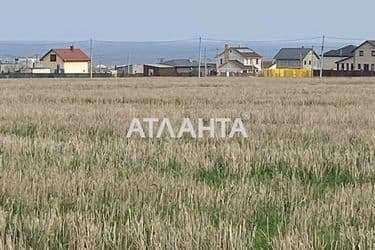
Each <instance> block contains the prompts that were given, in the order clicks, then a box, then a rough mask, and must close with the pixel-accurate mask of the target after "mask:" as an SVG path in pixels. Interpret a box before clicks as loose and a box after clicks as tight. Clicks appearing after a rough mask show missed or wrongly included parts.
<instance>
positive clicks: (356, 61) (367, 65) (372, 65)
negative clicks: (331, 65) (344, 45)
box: [336, 40, 375, 71]
mask: <svg viewBox="0 0 375 250" xmlns="http://www.w3.org/2000/svg"><path fill="white" fill-rule="evenodd" d="M336 65H337V69H338V70H343V71H349V70H351V71H352V70H355V71H375V40H367V41H365V42H363V43H362V44H361V45H359V46H358V47H356V48H355V49H354V50H353V51H352V55H351V56H349V57H347V58H344V59H341V60H339V61H337V62H336Z"/></svg>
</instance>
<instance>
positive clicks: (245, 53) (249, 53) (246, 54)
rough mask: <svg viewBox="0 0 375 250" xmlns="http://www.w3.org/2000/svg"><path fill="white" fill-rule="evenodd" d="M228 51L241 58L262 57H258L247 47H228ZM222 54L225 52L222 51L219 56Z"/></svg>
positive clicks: (259, 56)
mask: <svg viewBox="0 0 375 250" xmlns="http://www.w3.org/2000/svg"><path fill="white" fill-rule="evenodd" d="M228 50H234V51H236V52H237V53H239V54H241V55H242V56H243V57H258V58H261V57H262V56H261V55H259V54H258V53H256V52H255V51H254V50H252V49H250V48H248V47H229V48H228ZM224 53H225V51H223V52H222V53H220V54H219V55H222V54H224Z"/></svg>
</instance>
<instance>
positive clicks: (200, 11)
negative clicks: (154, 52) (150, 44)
mask: <svg viewBox="0 0 375 250" xmlns="http://www.w3.org/2000/svg"><path fill="white" fill-rule="evenodd" d="M374 10H375V1H374V0H357V1H348V0H310V1H305V0H283V1H280V0H267V1H263V0H258V1H250V0H230V1H223V0H190V1H187V0H184V1H178V0H157V1H155V0H145V1H128V0H105V1H103V0H87V1H80V0H65V1H63V0H60V1H51V0H32V1H30V0H19V1H4V2H2V3H1V10H0V13H1V32H0V40H2V41H4V40H37V41H42V40H43V41H59V40H61V41H62V40H87V39H89V38H91V37H92V38H94V39H97V40H118V41H157V40H174V39H176V40H177V39H188V38H195V37H198V36H203V37H206V38H212V39H233V40H264V39H267V40H270V39H296V38H305V37H316V36H321V35H322V34H326V35H328V36H335V37H345V38H369V39H371V38H372V39H375V29H374V28H373V24H374V21H373V16H374Z"/></svg>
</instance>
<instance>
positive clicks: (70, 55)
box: [40, 46, 90, 74]
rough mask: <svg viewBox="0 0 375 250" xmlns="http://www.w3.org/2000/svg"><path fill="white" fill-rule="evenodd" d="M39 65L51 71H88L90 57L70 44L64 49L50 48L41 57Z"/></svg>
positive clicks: (68, 72)
mask: <svg viewBox="0 0 375 250" xmlns="http://www.w3.org/2000/svg"><path fill="white" fill-rule="evenodd" d="M40 61H41V67H42V68H49V69H50V70H51V72H52V73H58V74H59V73H65V74H86V73H89V64H90V58H89V57H88V56H87V55H86V54H85V53H84V52H83V51H82V50H80V49H78V48H74V46H70V48H66V49H51V50H50V51H48V52H47V53H46V54H45V55H44V56H43V57H42V58H41V59H40Z"/></svg>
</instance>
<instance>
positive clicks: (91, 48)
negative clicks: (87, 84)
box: [90, 38, 93, 79]
mask: <svg viewBox="0 0 375 250" xmlns="http://www.w3.org/2000/svg"><path fill="white" fill-rule="evenodd" d="M92 53H93V44H92V38H91V39H90V79H92V64H93V62H92Z"/></svg>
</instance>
